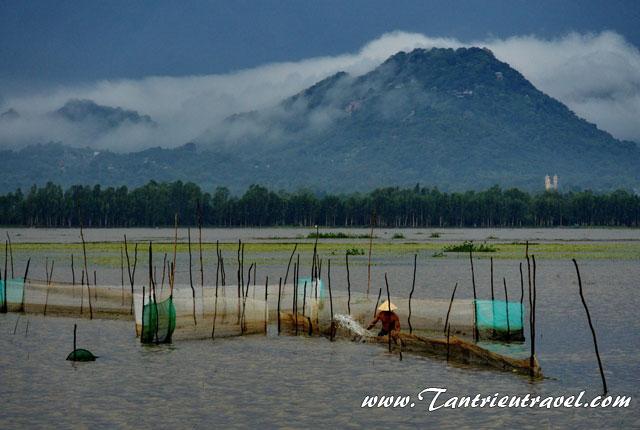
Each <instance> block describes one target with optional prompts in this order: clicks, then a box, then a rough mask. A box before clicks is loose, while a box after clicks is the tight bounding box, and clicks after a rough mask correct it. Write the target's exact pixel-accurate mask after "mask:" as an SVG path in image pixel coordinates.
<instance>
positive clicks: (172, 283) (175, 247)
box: [169, 213, 178, 297]
mask: <svg viewBox="0 0 640 430" xmlns="http://www.w3.org/2000/svg"><path fill="white" fill-rule="evenodd" d="M173 225H174V227H173V231H174V233H173V262H172V263H171V276H170V277H169V289H170V295H171V297H173V287H174V286H175V283H176V257H177V254H178V214H177V213H176V214H175V215H174V218H173Z"/></svg>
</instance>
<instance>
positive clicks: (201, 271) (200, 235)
mask: <svg viewBox="0 0 640 430" xmlns="http://www.w3.org/2000/svg"><path fill="white" fill-rule="evenodd" d="M198 247H199V252H200V288H201V289H202V297H203V298H204V264H203V262H202V206H200V200H198Z"/></svg>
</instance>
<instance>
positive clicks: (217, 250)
mask: <svg viewBox="0 0 640 430" xmlns="http://www.w3.org/2000/svg"><path fill="white" fill-rule="evenodd" d="M219 275H220V242H219V241H218V240H216V286H217V285H218V282H219V279H218V278H219Z"/></svg>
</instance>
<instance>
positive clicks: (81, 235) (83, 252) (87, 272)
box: [80, 223, 93, 319]
mask: <svg viewBox="0 0 640 430" xmlns="http://www.w3.org/2000/svg"><path fill="white" fill-rule="evenodd" d="M80 239H81V240H82V254H83V256H84V271H85V274H86V275H87V276H86V280H87V295H88V297H89V319H93V307H92V306H91V289H90V288H89V270H88V269H87V247H86V244H85V241H84V233H83V231H82V223H80Z"/></svg>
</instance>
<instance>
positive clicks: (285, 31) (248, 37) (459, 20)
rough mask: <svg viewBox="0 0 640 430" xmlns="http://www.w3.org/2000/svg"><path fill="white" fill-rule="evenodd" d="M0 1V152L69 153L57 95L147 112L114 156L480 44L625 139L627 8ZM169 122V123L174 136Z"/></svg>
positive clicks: (632, 93)
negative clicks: (399, 56) (8, 117)
mask: <svg viewBox="0 0 640 430" xmlns="http://www.w3.org/2000/svg"><path fill="white" fill-rule="evenodd" d="M452 3H454V2H452V1H433V2H429V1H413V0H408V1H397V2H389V1H375V0H366V1H354V0H351V1H344V0H339V1H283V0H279V1H272V0H259V1H258V0H256V1H243V0H234V1H226V2H215V1H209V2H205V1H188V2H177V1H162V0H155V1H135V2H134V1H131V0H126V1H118V0H111V1H107V2H100V3H98V2H92V1H76V2H70V1H55V2H52V1H40V0H30V1H6V0H0V113H1V112H2V111H3V110H6V109H8V108H10V107H11V108H15V109H16V110H18V111H19V112H20V114H21V119H20V121H17V120H16V121H14V123H12V124H11V125H7V124H5V123H6V121H5V123H0V146H20V145H21V144H24V143H33V142H35V141H40V140H43V139H47V138H49V139H51V140H63V141H66V142H68V143H70V144H82V142H80V141H78V139H79V137H78V135H77V134H74V130H72V129H69V127H67V126H66V125H64V124H63V125H61V124H53V123H51V121H52V119H51V118H50V117H47V116H46V115H45V114H47V113H48V112H50V111H51V110H54V109H56V108H58V107H60V106H61V105H62V104H64V102H65V101H66V100H68V99H70V98H90V99H92V100H95V101H96V102H98V103H100V104H106V105H110V106H121V107H123V108H127V109H135V110H138V111H139V112H140V114H149V115H151V117H152V118H153V119H154V121H156V123H157V124H158V127H156V128H155V129H154V130H146V129H136V130H131V129H130V128H127V129H126V130H117V132H114V133H112V135H111V136H108V135H107V136H100V139H96V140H94V141H93V142H92V144H94V145H103V146H107V147H112V148H113V149H116V150H127V149H134V148H135V149H137V148H139V147H144V146H150V145H151V143H152V142H153V143H156V144H162V145H163V146H175V145H180V144H183V143H184V142H185V141H188V140H190V139H192V138H194V137H195V136H198V135H199V134H200V133H202V132H203V131H204V130H205V129H207V128H208V127H211V126H212V125H213V124H215V122H216V121H218V120H219V119H220V118H222V117H224V116H226V115H228V114H231V113H234V112H235V111H241V110H247V109H253V108H256V107H261V106H265V105H269V104H272V103H275V102H277V101H278V100H279V99H280V98H282V97H286V96H288V95H290V94H292V93H293V92H295V91H299V90H300V89H302V88H304V87H305V86H306V85H310V84H312V83H313V82H315V81H316V80H317V79H321V78H323V77H325V76H327V75H328V74H330V73H334V72H336V71H338V70H347V71H349V72H351V73H356V74H357V73H363V72H366V71H367V70H370V69H371V68H373V67H375V66H376V65H377V64H379V62H380V61H383V60H384V59H385V58H386V57H387V56H389V55H391V54H393V53H394V52H395V51H397V50H400V49H405V50H406V49H411V48H413V47H417V46H424V47H431V46H452V47H456V46H468V45H483V46H489V47H490V48H492V50H494V52H495V53H496V56H497V57H498V58H499V59H501V60H503V61H506V62H508V63H509V64H511V65H512V66H513V67H515V68H516V69H518V70H519V71H521V72H522V73H523V74H524V75H525V77H527V78H528V79H529V80H531V81H532V82H533V83H534V85H536V86H538V87H539V88H540V89H542V90H543V91H545V92H547V93H548V94H550V95H552V96H554V97H556V98H558V99H560V100H561V101H563V102H564V103H566V104H567V105H568V106H569V107H570V108H571V109H573V110H574V111H575V112H576V113H578V114H579V115H580V116H583V117H585V118H586V119H588V120H589V121H592V122H595V123H596V124H597V125H598V126H599V127H600V128H603V129H605V130H607V131H609V132H610V133H612V134H613V135H614V136H616V137H618V138H622V139H633V140H636V141H640V126H639V125H638V124H637V123H640V121H638V118H639V117H640V53H639V51H638V47H639V46H640V25H639V23H640V2H639V1H616V0H610V1H606V2H605V1H580V2H578V1H535V2H533V1H524V0H523V1H518V0H508V1H479V0H478V1H460V2H455V4H452ZM177 121H180V122H181V125H182V126H181V129H180V130H175V129H171V127H174V126H175V123H176V122H177Z"/></svg>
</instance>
